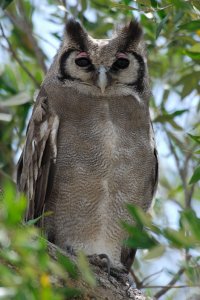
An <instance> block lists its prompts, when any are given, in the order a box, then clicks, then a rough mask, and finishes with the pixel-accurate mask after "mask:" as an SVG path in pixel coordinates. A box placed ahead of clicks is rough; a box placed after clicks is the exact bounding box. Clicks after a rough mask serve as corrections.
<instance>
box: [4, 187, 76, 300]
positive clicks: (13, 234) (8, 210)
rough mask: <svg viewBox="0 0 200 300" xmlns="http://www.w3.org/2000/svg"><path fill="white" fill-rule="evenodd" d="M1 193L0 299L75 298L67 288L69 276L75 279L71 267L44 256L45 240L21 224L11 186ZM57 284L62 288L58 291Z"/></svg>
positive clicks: (19, 199) (21, 201) (20, 207)
mask: <svg viewBox="0 0 200 300" xmlns="http://www.w3.org/2000/svg"><path fill="white" fill-rule="evenodd" d="M4 191H5V192H4V193H5V194H4V196H3V197H2V198H3V199H2V201H1V202H0V212H1V214H0V228H1V230H0V247H1V251H0V263H1V268H0V286H1V288H0V298H1V299H15V300H18V299H19V300H21V299H27V300H30V299H43V300H45V299H46V300H50V299H52V300H62V299H66V298H67V299H68V298H70V297H71V296H74V295H79V294H80V291H78V290H75V289H72V288H69V287H67V286H68V283H67V282H68V278H69V276H71V277H72V278H76V279H77V277H78V270H77V269H76V267H75V265H73V263H72V262H70V261H68V260H67V258H66V257H63V258H62V260H61V263H60V264H58V263H56V262H55V261H53V260H52V259H51V258H50V257H49V256H48V254H47V244H46V240H45V239H44V238H42V237H39V231H38V229H37V228H36V227H33V226H24V225H22V224H21V220H22V216H23V214H24V210H25V207H26V200H25V198H24V197H23V196H17V195H16V193H15V191H14V188H13V186H12V185H8V184H7V185H6V186H5V187H4ZM60 256H61V255H60ZM66 271H67V272H66ZM52 278H53V279H54V281H55V280H56V279H57V285H56V282H53V280H52ZM61 280H62V281H63V282H65V285H66V288H59V287H58V286H59V284H58V283H59V281H61Z"/></svg>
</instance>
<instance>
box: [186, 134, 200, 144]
mask: <svg viewBox="0 0 200 300" xmlns="http://www.w3.org/2000/svg"><path fill="white" fill-rule="evenodd" d="M188 135H189V137H191V139H193V140H194V141H195V142H197V143H198V144H200V135H193V134H190V133H188Z"/></svg>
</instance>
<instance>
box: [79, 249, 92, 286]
mask: <svg viewBox="0 0 200 300" xmlns="http://www.w3.org/2000/svg"><path fill="white" fill-rule="evenodd" d="M77 264H78V268H79V270H80V271H81V274H82V277H83V279H84V280H85V281H86V282H87V283H88V284H89V285H90V286H91V287H94V286H95V285H96V280H95V277H94V275H93V273H92V271H91V270H90V266H89V263H88V261H87V258H86V256H85V255H84V254H83V252H79V254H78V259H77Z"/></svg>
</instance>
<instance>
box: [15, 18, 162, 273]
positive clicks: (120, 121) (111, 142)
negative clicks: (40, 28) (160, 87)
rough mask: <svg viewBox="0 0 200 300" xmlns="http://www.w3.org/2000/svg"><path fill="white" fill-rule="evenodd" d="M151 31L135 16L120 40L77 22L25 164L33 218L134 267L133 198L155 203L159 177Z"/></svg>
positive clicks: (43, 93) (63, 238)
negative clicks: (129, 223)
mask: <svg viewBox="0 0 200 300" xmlns="http://www.w3.org/2000/svg"><path fill="white" fill-rule="evenodd" d="M150 94H151V92H150V88H149V80H148V71H147V64H146V52H145V46H144V42H143V39H142V30H141V28H140V26H139V24H138V23H137V22H135V21H132V22H130V24H129V25H128V26H125V27H123V28H122V29H120V30H119V31H118V33H117V34H116V35H115V36H114V37H113V38H112V39H105V40H97V39H93V38H92V37H90V36H89V35H88V34H87V33H86V32H85V30H84V29H83V28H82V27H81V25H80V24H79V23H78V22H77V21H75V20H70V21H69V22H68V23H67V25H66V29H65V34H64V39H63V42H62V45H61V47H60V49H59V51H58V53H57V55H56V57H55V60H54V62H53V64H52V66H51V68H50V70H49V71H48V73H47V75H46V78H45V80H44V82H43V84H42V87H41V90H40V93H39V95H38V98H37V101H36V104H35V107H34V110H33V114H32V117H31V120H30V123H29V127H28V131H27V137H26V143H25V146H24V149H23V153H22V155H21V158H20V161H19V164H18V186H19V189H20V190H21V191H24V192H25V193H26V194H27V197H28V200H29V204H28V210H27V215H26V219H27V220H29V219H33V218H36V217H38V216H40V215H41V214H42V213H43V212H44V211H52V212H53V213H52V215H51V216H48V217H45V218H44V220H43V226H44V229H45V232H46V234H47V237H48V239H49V240H50V241H52V242H54V243H55V244H57V245H58V246H60V247H61V248H63V249H68V248H69V247H71V248H73V249H74V250H75V251H77V250H79V249H82V250H84V251H85V253H86V254H88V255H93V254H106V255H107V256H108V257H109V260H110V262H111V263H112V265H113V266H115V267H117V268H118V267H119V268H120V267H122V266H125V267H126V268H127V270H129V268H130V266H131V264H132V262H133V259H134V250H128V249H126V248H125V247H124V246H123V243H122V242H123V240H124V239H126V237H127V234H126V232H124V230H123V229H122V228H121V225H120V220H129V218H130V217H129V214H128V212H127V210H126V205H125V204H126V203H133V204H137V205H139V206H140V207H142V208H143V209H144V210H147V209H148V208H149V206H150V204H151V201H152V197H153V194H154V191H155V187H156V182H157V158H156V151H155V144H154V136H153V131H152V126H151V122H150V116H149V103H148V102H149V97H150Z"/></svg>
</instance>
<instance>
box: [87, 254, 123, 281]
mask: <svg viewBox="0 0 200 300" xmlns="http://www.w3.org/2000/svg"><path fill="white" fill-rule="evenodd" d="M88 259H89V262H90V263H91V264H93V265H95V266H98V267H100V268H102V269H106V271H107V272H108V279H109V280H110V281H111V282H112V279H111V276H112V277H114V278H115V279H116V280H117V281H121V282H123V283H126V282H127V278H128V271H127V269H126V268H125V267H123V266H120V267H115V266H113V265H112V263H111V261H110V259H109V257H108V255H107V254H99V255H97V254H94V255H89V256H88Z"/></svg>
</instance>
